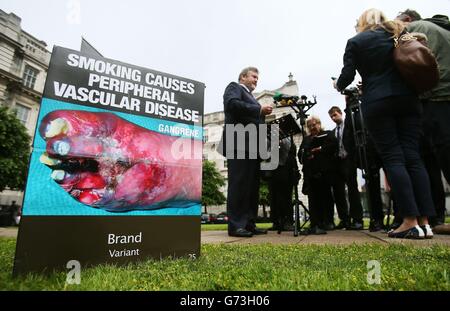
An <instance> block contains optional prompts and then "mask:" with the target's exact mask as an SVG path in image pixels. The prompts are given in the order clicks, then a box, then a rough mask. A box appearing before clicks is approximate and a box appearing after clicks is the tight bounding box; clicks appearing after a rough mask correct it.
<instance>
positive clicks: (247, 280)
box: [0, 238, 450, 291]
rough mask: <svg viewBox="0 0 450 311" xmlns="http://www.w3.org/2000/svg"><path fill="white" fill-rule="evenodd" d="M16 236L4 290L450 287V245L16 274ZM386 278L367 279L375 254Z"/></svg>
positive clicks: (230, 248)
mask: <svg viewBox="0 0 450 311" xmlns="http://www.w3.org/2000/svg"><path fill="white" fill-rule="evenodd" d="M15 244H16V240H15V239H8V238H0V290H446V291H448V290H450V271H449V267H450V248H448V247H444V246H433V247H420V248H415V247H411V246H404V245H400V244H399V245H379V244H367V245H350V246H319V245H268V244H266V245H226V244H222V245H204V246H202V255H201V256H200V258H199V259H197V260H195V261H192V260H189V259H176V260H171V259H164V260H148V261H145V262H141V263H137V264H130V265H128V266H122V267H116V266H113V265H101V266H97V267H94V268H88V269H85V270H82V273H81V284H80V285H67V284H66V283H65V279H66V274H65V273H63V272H59V273H54V274H51V275H48V276H41V275H28V276H27V277H21V278H18V279H13V278H12V277H11V270H12V264H13V257H14V251H15ZM369 260H378V261H379V262H380V264H381V284H379V285H377V284H373V285H370V284H369V283H368V282H367V272H368V269H367V262H368V261H369Z"/></svg>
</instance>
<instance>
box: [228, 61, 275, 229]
mask: <svg viewBox="0 0 450 311" xmlns="http://www.w3.org/2000/svg"><path fill="white" fill-rule="evenodd" d="M258 75H259V72H258V69H256V68H255V67H248V68H245V69H243V70H242V71H241V73H240V75H239V83H236V82H231V83H230V84H229V85H228V86H227V88H226V89H225V93H224V95H223V105H224V112H225V126H224V132H223V135H222V144H223V145H222V154H223V155H224V156H226V158H227V167H228V195H227V213H228V235H230V236H237V237H251V236H253V235H254V234H266V233H267V231H266V230H262V229H258V228H256V225H255V220H256V217H257V213H258V201H259V181H260V160H259V159H258V150H257V144H256V142H257V141H258V134H257V133H258V125H259V124H264V120H265V115H268V114H270V113H272V107H271V106H261V105H260V104H259V103H258V102H257V101H256V99H255V98H254V97H253V95H252V92H253V90H254V89H255V88H256V85H257V83H258ZM239 127H241V129H239ZM243 127H245V129H243ZM239 137H240V138H243V139H239Z"/></svg>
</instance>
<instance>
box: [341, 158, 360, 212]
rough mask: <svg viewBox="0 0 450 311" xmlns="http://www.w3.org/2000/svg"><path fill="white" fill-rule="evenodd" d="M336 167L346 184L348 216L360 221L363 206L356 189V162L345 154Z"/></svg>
mask: <svg viewBox="0 0 450 311" xmlns="http://www.w3.org/2000/svg"><path fill="white" fill-rule="evenodd" d="M338 169H339V174H340V176H342V178H343V179H344V180H345V184H346V185H347V190H348V201H349V203H350V217H351V218H352V219H353V220H355V221H362V218H363V207H362V204H361V195H360V193H359V190H358V181H357V173H356V172H357V171H356V170H357V168H356V162H355V161H354V160H353V159H352V158H351V157H350V156H347V157H346V158H345V159H340V160H339V167H338ZM339 218H341V217H339ZM341 219H342V218H341Z"/></svg>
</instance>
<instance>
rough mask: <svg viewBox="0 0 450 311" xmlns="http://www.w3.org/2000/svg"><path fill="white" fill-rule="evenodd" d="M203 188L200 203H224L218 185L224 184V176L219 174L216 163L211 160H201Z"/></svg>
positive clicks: (206, 204)
mask: <svg viewBox="0 0 450 311" xmlns="http://www.w3.org/2000/svg"><path fill="white" fill-rule="evenodd" d="M202 184H203V189H202V204H203V205H204V206H205V213H207V211H206V207H207V206H208V205H220V204H223V203H225V196H224V195H223V193H222V192H221V191H220V187H223V186H224V185H225V178H224V177H223V176H222V175H221V174H220V172H219V171H218V170H217V168H216V164H215V163H214V162H212V161H208V160H204V161H203V181H202Z"/></svg>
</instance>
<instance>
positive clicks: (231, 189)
mask: <svg viewBox="0 0 450 311" xmlns="http://www.w3.org/2000/svg"><path fill="white" fill-rule="evenodd" d="M227 162H228V163H227V164H228V165H227V166H228V194H227V215H228V232H234V231H235V230H236V229H239V228H244V229H245V228H247V229H251V228H254V227H255V221H256V217H257V215H258V203H259V202H258V201H259V181H260V180H259V178H260V161H259V160H257V159H256V160H248V159H228V160H227Z"/></svg>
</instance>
